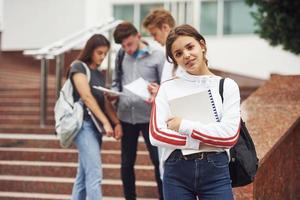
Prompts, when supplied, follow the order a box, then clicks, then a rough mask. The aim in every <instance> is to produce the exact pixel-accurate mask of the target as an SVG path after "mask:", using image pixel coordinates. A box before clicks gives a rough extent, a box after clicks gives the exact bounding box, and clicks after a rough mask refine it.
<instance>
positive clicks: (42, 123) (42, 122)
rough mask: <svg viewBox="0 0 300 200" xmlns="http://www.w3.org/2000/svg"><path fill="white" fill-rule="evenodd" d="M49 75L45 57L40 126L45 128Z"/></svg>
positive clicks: (43, 62) (42, 73) (42, 63)
mask: <svg viewBox="0 0 300 200" xmlns="http://www.w3.org/2000/svg"><path fill="white" fill-rule="evenodd" d="M47 76H48V60H47V59H46V58H45V57H43V58H42V59H41V77H40V79H41V87H40V126H41V127H42V128H43V127H45V125H46V120H47Z"/></svg>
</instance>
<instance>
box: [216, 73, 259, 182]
mask: <svg viewBox="0 0 300 200" xmlns="http://www.w3.org/2000/svg"><path fill="white" fill-rule="evenodd" d="M224 81H225V79H224V78H222V79H221V80H220V84H219V93H220V96H221V98H222V102H223V100H224V98H223V89H224ZM240 126H241V127H240V135H239V138H238V141H237V143H236V144H235V145H234V146H233V147H232V148H231V149H230V162H229V172H230V178H231V181H232V182H231V186H232V187H241V186H245V185H248V184H250V183H252V182H253V181H254V177H255V174H256V171H257V168H258V158H257V154H256V150H255V146H254V143H253V141H252V138H251V136H250V134H249V131H248V129H247V127H246V124H245V122H244V121H243V120H242V119H241V125H240Z"/></svg>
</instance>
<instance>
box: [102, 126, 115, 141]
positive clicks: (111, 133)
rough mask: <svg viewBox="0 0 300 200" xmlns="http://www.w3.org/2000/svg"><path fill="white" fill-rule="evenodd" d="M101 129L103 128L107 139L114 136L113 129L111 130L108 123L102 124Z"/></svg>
mask: <svg viewBox="0 0 300 200" xmlns="http://www.w3.org/2000/svg"><path fill="white" fill-rule="evenodd" d="M103 128H104V130H105V133H106V136H107V137H112V136H114V131H113V129H112V127H111V125H110V123H109V122H107V123H104V124H103Z"/></svg>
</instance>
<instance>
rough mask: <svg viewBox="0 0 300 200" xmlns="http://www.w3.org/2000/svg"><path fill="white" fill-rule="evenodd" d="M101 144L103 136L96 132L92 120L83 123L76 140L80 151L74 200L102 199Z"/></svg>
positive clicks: (73, 192)
mask: <svg viewBox="0 0 300 200" xmlns="http://www.w3.org/2000/svg"><path fill="white" fill-rule="evenodd" d="M101 142H102V135H101V134H100V133H99V132H98V131H97V130H96V127H95V126H94V124H93V122H92V120H86V121H83V125H82V128H81V130H80V131H79V133H78V135H77V136H76V138H75V144H76V146H77V149H78V151H79V155H78V162H79V166H78V168H77V175H76V180H75V183H74V185H73V191H72V200H85V199H86V196H88V199H89V200H99V199H102V190H101V181H102V168H101V154H100V149H101Z"/></svg>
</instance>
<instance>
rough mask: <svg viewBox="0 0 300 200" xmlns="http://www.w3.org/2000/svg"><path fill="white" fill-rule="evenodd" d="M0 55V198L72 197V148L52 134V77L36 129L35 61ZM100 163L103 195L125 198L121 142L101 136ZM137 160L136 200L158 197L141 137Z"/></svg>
mask: <svg viewBox="0 0 300 200" xmlns="http://www.w3.org/2000/svg"><path fill="white" fill-rule="evenodd" d="M0 57H1V56H0ZM2 58H3V57H2ZM2 58H1V61H0V65H1V67H0V200H2V199H3V200H4V199H5V200H8V199H9V200H13V199H16V200H20V199H22V200H25V199H26V200H27V199H28V200H29V199H34V200H38V199H47V200H54V199H60V200H62V199H71V196H70V194H71V192H72V186H73V182H74V178H75V175H76V168H77V156H78V155H77V150H76V149H75V148H74V147H72V148H70V149H62V148H60V146H59V142H58V140H57V138H56V136H55V135H54V117H53V106H54V103H55V90H54V85H55V84H54V81H55V80H54V76H53V75H49V77H48V86H49V87H48V109H47V110H48V113H47V114H48V117H47V125H46V127H45V128H40V127H39V103H40V102H39V84H40V81H39V66H38V63H36V64H34V65H36V66H34V65H32V63H30V65H26V64H24V63H23V64H22V63H18V62H15V61H14V60H13V59H9V60H7V57H5V58H4V59H2ZM4 61H6V62H4ZM3 62H4V63H3ZM25 63H26V62H25ZM102 162H103V174H104V177H103V178H104V179H103V182H102V190H103V194H104V199H107V200H116V199H124V198H123V188H122V183H121V180H120V142H118V141H115V140H114V139H111V138H107V137H104V138H103V146H102ZM136 163H137V166H136V177H137V178H136V179H137V183H136V184H137V194H138V197H139V199H145V200H146V199H147V200H149V199H157V197H158V192H157V187H156V182H155V181H154V180H155V179H154V168H153V166H152V164H151V161H150V159H149V156H148V151H147V150H146V147H145V145H144V142H143V140H140V141H139V151H138V156H137V162H136Z"/></svg>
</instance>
